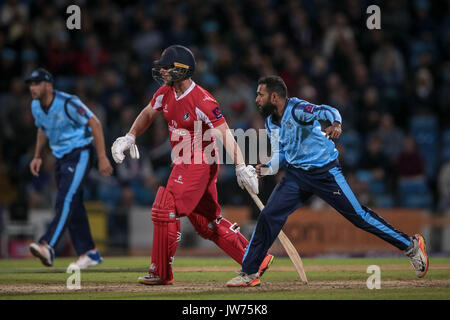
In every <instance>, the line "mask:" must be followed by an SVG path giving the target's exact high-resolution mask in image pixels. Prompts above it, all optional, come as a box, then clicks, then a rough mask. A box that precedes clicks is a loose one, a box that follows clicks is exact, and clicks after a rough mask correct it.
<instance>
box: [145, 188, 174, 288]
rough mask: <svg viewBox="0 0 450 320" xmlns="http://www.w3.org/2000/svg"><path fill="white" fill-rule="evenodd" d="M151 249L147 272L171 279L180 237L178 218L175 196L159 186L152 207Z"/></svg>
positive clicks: (164, 278) (166, 279)
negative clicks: (150, 259)
mask: <svg viewBox="0 0 450 320" xmlns="http://www.w3.org/2000/svg"><path fill="white" fill-rule="evenodd" d="M152 221H153V249H152V264H151V266H150V269H149V272H152V273H155V274H157V275H158V277H159V278H160V279H161V280H162V281H168V280H172V279H173V274H172V263H173V259H174V256H175V252H176V250H177V247H178V242H179V241H180V239H181V232H180V220H178V219H177V215H176V210H175V198H174V197H173V195H172V193H170V192H169V191H167V190H166V188H164V187H159V189H158V192H157V193H156V198H155V201H154V202H153V207H152Z"/></svg>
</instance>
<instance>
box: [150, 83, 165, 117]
mask: <svg viewBox="0 0 450 320" xmlns="http://www.w3.org/2000/svg"><path fill="white" fill-rule="evenodd" d="M166 93H167V87H166V86H161V87H160V88H159V89H158V90H156V92H155V94H154V95H153V98H152V100H151V101H150V105H151V106H152V108H153V109H155V110H157V111H162V109H163V103H162V102H163V99H164V95H165V94H166Z"/></svg>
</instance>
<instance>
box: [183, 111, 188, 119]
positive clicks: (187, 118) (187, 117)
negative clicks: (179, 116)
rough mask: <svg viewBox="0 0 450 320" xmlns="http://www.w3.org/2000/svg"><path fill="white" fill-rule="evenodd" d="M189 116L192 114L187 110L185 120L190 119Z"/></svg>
mask: <svg viewBox="0 0 450 320" xmlns="http://www.w3.org/2000/svg"><path fill="white" fill-rule="evenodd" d="M189 116H190V114H189V112H186V113H185V114H184V116H183V118H184V120H187V119H189Z"/></svg>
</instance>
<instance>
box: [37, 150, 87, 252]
mask: <svg viewBox="0 0 450 320" xmlns="http://www.w3.org/2000/svg"><path fill="white" fill-rule="evenodd" d="M94 157H95V151H94V150H93V148H92V145H91V144H90V145H88V146H86V147H82V148H77V149H75V150H73V151H72V152H70V153H68V154H66V155H64V156H63V157H62V158H61V159H58V160H57V161H56V167H55V179H56V184H57V188H58V192H57V196H56V204H55V216H54V218H53V220H52V222H51V223H50V225H49V227H48V228H47V231H46V232H45V234H44V235H43V236H42V237H41V238H40V240H39V242H41V243H43V242H44V241H45V242H47V243H48V244H49V245H50V246H52V247H55V246H56V245H57V244H58V242H59V240H60V239H61V236H62V235H63V234H64V231H65V230H66V228H67V229H68V230H69V233H70V238H71V239H72V244H73V246H74V247H75V251H76V252H77V254H78V255H81V254H83V253H86V251H89V250H91V249H94V248H95V244H94V241H93V239H92V235H91V230H90V228H89V221H88V217H87V213H86V209H85V207H84V204H83V181H84V178H85V177H86V175H87V174H88V173H89V170H90V169H91V167H92V165H93V163H94V161H95V160H94Z"/></svg>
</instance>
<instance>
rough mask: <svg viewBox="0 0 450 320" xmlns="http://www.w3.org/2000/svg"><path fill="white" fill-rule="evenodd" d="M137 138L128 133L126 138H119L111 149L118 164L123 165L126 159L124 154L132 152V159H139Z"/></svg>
mask: <svg viewBox="0 0 450 320" xmlns="http://www.w3.org/2000/svg"><path fill="white" fill-rule="evenodd" d="M135 141H136V137H135V136H134V135H133V134H131V133H127V134H126V135H125V136H124V137H120V138H117V139H116V141H114V143H113V145H112V147H111V153H112V157H113V159H114V161H115V162H116V163H122V161H123V159H125V154H124V152H125V151H126V150H130V156H131V159H139V150H138V148H137V146H136V144H135Z"/></svg>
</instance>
